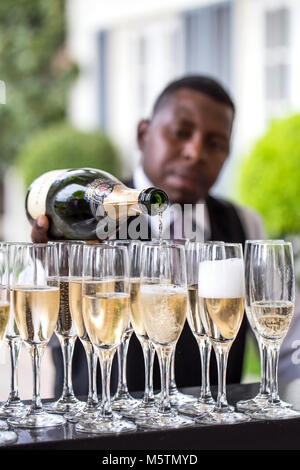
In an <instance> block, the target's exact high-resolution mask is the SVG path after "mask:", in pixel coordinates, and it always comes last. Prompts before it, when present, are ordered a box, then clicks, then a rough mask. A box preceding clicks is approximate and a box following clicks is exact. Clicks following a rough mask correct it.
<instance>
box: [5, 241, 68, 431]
mask: <svg viewBox="0 0 300 470" xmlns="http://www.w3.org/2000/svg"><path fill="white" fill-rule="evenodd" d="M12 290H13V292H12V301H13V304H14V312H15V318H16V323H17V326H18V329H19V331H20V336H21V339H22V340H23V341H24V343H25V345H26V346H27V347H28V349H29V352H30V355H31V358H32V367H33V398H32V404H31V407H30V408H29V410H28V411H27V412H26V414H24V415H22V416H14V417H10V418H8V420H7V422H8V424H10V425H12V426H15V427H21V428H27V427H28V428H43V427H48V426H59V425H61V424H64V423H65V422H66V420H65V418H64V417H63V416H60V415H55V414H53V415H51V414H49V413H47V412H46V411H45V410H44V409H43V405H42V401H41V397H40V365H41V358H42V355H43V352H44V350H45V348H46V346H47V343H48V341H49V339H50V337H51V335H52V334H53V332H54V329H55V325H56V322H57V318H58V312H59V271H58V254H57V246H55V245H47V244H33V245H19V246H17V247H16V249H15V253H14V263H13V275H12Z"/></svg>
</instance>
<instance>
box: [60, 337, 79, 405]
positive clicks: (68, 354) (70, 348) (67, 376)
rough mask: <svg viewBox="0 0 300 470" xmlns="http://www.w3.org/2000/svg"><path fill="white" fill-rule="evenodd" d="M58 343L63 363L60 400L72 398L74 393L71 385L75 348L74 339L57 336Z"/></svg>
mask: <svg viewBox="0 0 300 470" xmlns="http://www.w3.org/2000/svg"><path fill="white" fill-rule="evenodd" d="M58 338H59V342H60V345H61V350H62V355H63V363H64V383H63V393H62V398H64V399H68V398H73V397H74V396H75V395H74V391H73V385H72V358H73V352H74V346H75V341H76V337H75V338H71V337H70V338H69V337H65V336H61V335H59V336H58Z"/></svg>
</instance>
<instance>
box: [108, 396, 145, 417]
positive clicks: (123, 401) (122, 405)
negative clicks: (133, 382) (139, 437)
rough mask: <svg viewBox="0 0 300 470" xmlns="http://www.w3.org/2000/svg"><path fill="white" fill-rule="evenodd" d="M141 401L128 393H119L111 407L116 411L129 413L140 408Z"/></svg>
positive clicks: (113, 399) (112, 401)
mask: <svg viewBox="0 0 300 470" xmlns="http://www.w3.org/2000/svg"><path fill="white" fill-rule="evenodd" d="M140 402H141V400H137V399H135V398H133V397H132V396H131V395H130V394H129V393H128V392H127V393H124V392H123V393H119V394H118V393H117V394H116V395H115V396H114V397H113V398H112V400H111V407H112V409H113V410H115V411H120V412H121V413H123V411H128V410H131V409H132V408H134V407H135V406H138V405H139V404H140Z"/></svg>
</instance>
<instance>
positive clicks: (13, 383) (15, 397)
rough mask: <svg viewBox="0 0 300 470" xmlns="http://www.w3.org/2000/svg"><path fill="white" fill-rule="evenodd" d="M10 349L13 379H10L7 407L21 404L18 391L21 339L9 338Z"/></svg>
mask: <svg viewBox="0 0 300 470" xmlns="http://www.w3.org/2000/svg"><path fill="white" fill-rule="evenodd" d="M8 347H9V352H10V365H11V378H10V394H9V397H8V400H7V405H13V404H14V403H19V402H20V397H19V391H18V359H19V353H20V348H21V340H20V337H19V336H17V337H16V338H8Z"/></svg>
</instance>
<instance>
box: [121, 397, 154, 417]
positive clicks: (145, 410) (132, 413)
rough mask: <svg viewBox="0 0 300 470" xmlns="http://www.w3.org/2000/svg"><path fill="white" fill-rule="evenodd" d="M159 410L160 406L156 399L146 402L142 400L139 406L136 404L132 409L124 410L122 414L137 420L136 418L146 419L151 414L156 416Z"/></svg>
mask: <svg viewBox="0 0 300 470" xmlns="http://www.w3.org/2000/svg"><path fill="white" fill-rule="evenodd" d="M157 412H158V408H157V406H156V403H155V402H154V401H151V402H150V403H144V402H143V401H142V402H140V403H139V404H138V405H137V406H135V407H134V408H131V409H130V410H123V411H122V415H123V416H124V417H125V418H128V419H133V420H134V421H135V420H144V419H146V418H149V417H150V416H156V415H157Z"/></svg>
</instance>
